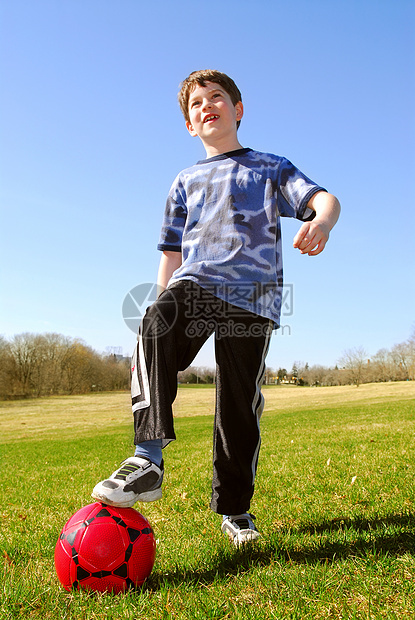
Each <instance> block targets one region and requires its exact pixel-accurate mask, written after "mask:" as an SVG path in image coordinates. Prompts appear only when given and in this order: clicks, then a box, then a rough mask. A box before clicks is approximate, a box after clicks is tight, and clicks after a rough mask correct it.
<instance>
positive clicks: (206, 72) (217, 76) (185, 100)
mask: <svg viewBox="0 0 415 620" xmlns="http://www.w3.org/2000/svg"><path fill="white" fill-rule="evenodd" d="M206 82H214V83H215V84H219V85H220V86H222V88H223V89H224V90H226V92H227V93H228V95H229V96H230V98H231V101H232V103H233V105H236V104H237V103H238V102H239V101H242V95H241V93H240V90H239V88H238V87H237V85H236V84H235V82H234V81H233V80H232V78H230V77H229V76H228V75H226V73H221V72H220V71H215V70H214V69H201V70H200V71H193V72H192V73H191V74H190V75H189V77H187V78H186V79H185V80H183V82H182V83H181V85H180V92H179V95H178V99H179V104H180V109H181V111H182V112H183V116H184V117H185V119H186V121H189V120H190V118H189V97H190V94H191V93H192V92H193V91H194V89H195V88H196V86H197V85H199V86H206ZM240 123H241V121H238V122H237V124H236V126H237V127H239V125H240Z"/></svg>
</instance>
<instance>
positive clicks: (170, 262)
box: [157, 251, 182, 296]
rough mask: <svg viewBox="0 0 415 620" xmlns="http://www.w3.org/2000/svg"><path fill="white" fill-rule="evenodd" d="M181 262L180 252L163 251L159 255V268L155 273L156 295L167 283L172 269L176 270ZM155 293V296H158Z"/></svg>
mask: <svg viewBox="0 0 415 620" xmlns="http://www.w3.org/2000/svg"><path fill="white" fill-rule="evenodd" d="M181 264H182V253H181V252H171V251H164V252H163V254H162V255H161V259H160V265H159V270H158V274H157V292H158V295H160V293H162V292H163V291H164V289H165V288H166V287H167V284H168V282H169V280H170V278H171V276H172V275H173V271H176V269H178V268H179V267H180V265H181ZM158 295H157V296H158Z"/></svg>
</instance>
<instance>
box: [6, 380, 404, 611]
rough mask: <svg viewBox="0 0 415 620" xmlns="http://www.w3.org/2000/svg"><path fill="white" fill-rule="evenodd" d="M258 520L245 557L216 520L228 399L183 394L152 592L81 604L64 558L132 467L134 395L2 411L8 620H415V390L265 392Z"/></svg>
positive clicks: (82, 596)
mask: <svg viewBox="0 0 415 620" xmlns="http://www.w3.org/2000/svg"><path fill="white" fill-rule="evenodd" d="M264 395H265V399H266V409H265V412H264V416H263V418H262V422H261V426H262V438H263V443H262V449H261V456H260V464H259V469H258V475H257V484H256V492H255V496H254V501H253V505H252V506H251V510H252V511H253V512H254V514H255V515H256V517H257V524H258V527H259V529H260V530H261V532H262V538H261V539H260V541H259V542H258V543H257V544H256V545H255V546H252V547H248V548H246V549H243V550H237V549H234V548H233V546H231V545H230V543H229V542H228V541H227V540H226V539H225V538H223V536H222V534H221V532H220V528H219V525H220V517H219V516H218V515H215V514H213V513H212V512H211V511H210V510H209V508H208V505H209V499H210V480H211V454H212V446H211V442H212V415H211V414H212V410H213V405H214V388H213V387H203V388H198V387H196V386H194V387H188V386H185V387H182V388H180V389H179V395H178V398H177V401H176V404H175V415H176V431H177V437H178V440H177V441H176V442H174V443H173V444H171V445H170V446H169V447H168V448H167V449H166V450H165V465H166V475H165V483H164V491H163V493H164V497H163V499H162V500H161V501H160V502H155V503H152V504H140V505H136V508H138V510H140V511H141V512H142V513H143V514H144V515H145V516H146V517H147V518H148V519H149V521H150V523H151V524H152V526H153V528H154V531H155V535H156V538H157V540H158V546H157V556H156V563H155V566H154V569H153V572H152V574H151V575H150V577H149V579H148V581H147V583H146V584H145V586H144V587H143V588H142V590H140V591H136V592H128V593H127V594H125V595H118V596H114V595H96V594H91V593H86V592H83V591H81V592H73V593H68V592H66V591H64V590H63V589H62V587H61V586H60V584H59V582H58V580H57V577H56V575H55V570H54V563H53V553H54V547H55V544H56V540H57V538H58V535H59V532H60V530H61V528H62V526H63V525H64V523H65V522H66V521H67V519H68V518H69V517H70V516H71V515H72V514H73V513H74V512H75V511H76V510H78V509H79V508H81V507H82V506H83V505H85V504H88V503H91V502H92V501H93V500H92V499H91V498H90V492H91V489H92V487H93V486H94V484H95V483H96V482H97V481H98V480H100V479H102V478H103V477H105V476H107V475H109V474H110V473H111V472H112V471H113V469H114V468H115V467H117V465H118V464H119V462H120V461H121V460H122V459H123V458H125V457H126V456H128V455H130V454H131V453H132V450H133V445H132V439H133V437H132V424H131V419H130V413H129V396H128V394H124V393H122V394H120V393H115V394H114V393H110V394H93V395H87V396H72V397H69V396H68V397H53V398H49V399H40V400H34V401H23V402H22V401H20V402H2V403H0V438H1V439H0V441H1V444H0V450H1V488H0V501H1V504H0V524H1V525H0V557H1V561H2V569H1V570H2V573H1V587H0V619H1V620H8V619H9V618H36V619H49V618H57V619H62V620H66V619H74V620H75V619H76V620H78V619H79V620H81V619H82V620H92V619H95V618H96V619H99V620H105V619H107V618H108V619H114V620H115V619H117V620H122V619H124V618H125V619H127V618H129V619H137V620H138V619H140V620H142V619H145V620H147V619H149V620H152V619H164V618H166V619H167V618H178V619H181V618H183V619H189V620H195V619H199V618H200V619H205V618H217V619H219V618H220V619H225V618H231V619H251V618H255V619H256V618H258V619H261V620H262V619H267V618H275V619H289V618H290V619H298V620H306V619H317V618H324V619H325V618H344V619H347V620H349V619H352V618H359V619H360V618H365V619H366V618H367V619H377V618H386V619H388V620H389V619H393V618H405V619H408V618H414V617H415V476H414V470H415V444H414V431H415V424H414V419H415V384H413V383H389V384H372V385H370V384H369V385H362V386H360V387H359V388H355V387H332V388H330V387H327V388H299V387H288V386H287V387H279V386H269V387H264Z"/></svg>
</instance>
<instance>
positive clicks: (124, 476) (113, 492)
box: [92, 456, 164, 508]
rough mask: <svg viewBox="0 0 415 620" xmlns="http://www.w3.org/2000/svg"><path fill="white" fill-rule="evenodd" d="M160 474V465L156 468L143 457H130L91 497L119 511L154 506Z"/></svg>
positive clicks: (161, 472) (159, 488) (158, 496)
mask: <svg viewBox="0 0 415 620" xmlns="http://www.w3.org/2000/svg"><path fill="white" fill-rule="evenodd" d="M163 473H164V464H163V461H162V462H161V465H160V467H158V466H157V465H155V463H152V462H151V461H150V460H149V459H147V458H145V457H141V456H132V457H130V458H128V459H126V460H125V461H124V462H123V463H122V464H121V467H120V468H119V469H117V470H116V471H115V472H114V473H113V474H112V475H111V476H110V477H109V478H108V479H107V480H103V481H102V482H99V483H98V484H97V485H96V486H95V487H94V490H93V491H92V497H93V498H94V499H97V500H98V501H100V502H103V503H104V504H109V505H110V506H119V507H120V508H130V507H131V506H133V505H134V504H135V503H136V502H154V501H155V500H157V499H160V498H161V495H162V491H161V483H162V481H163Z"/></svg>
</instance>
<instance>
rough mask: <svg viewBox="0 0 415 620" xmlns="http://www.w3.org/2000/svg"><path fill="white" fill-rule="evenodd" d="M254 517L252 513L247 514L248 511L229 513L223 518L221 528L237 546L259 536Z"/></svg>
mask: <svg viewBox="0 0 415 620" xmlns="http://www.w3.org/2000/svg"><path fill="white" fill-rule="evenodd" d="M254 519H255V517H254V515H251V514H249V512H245V513H243V514H241V515H231V516H230V517H226V519H224V520H223V522H222V526H221V530H222V532H223V533H224V534H225V535H227V536H229V538H230V540H231V541H232V542H233V544H234V545H235V546H236V547H239V546H240V545H243V544H244V543H247V542H252V541H254V540H256V539H257V538H259V537H260V533H259V532H258V530H257V529H256V527H255V525H254Z"/></svg>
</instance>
